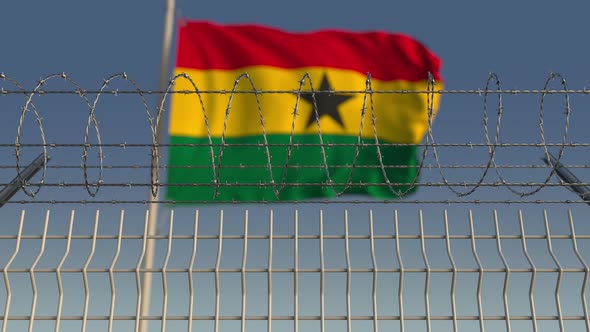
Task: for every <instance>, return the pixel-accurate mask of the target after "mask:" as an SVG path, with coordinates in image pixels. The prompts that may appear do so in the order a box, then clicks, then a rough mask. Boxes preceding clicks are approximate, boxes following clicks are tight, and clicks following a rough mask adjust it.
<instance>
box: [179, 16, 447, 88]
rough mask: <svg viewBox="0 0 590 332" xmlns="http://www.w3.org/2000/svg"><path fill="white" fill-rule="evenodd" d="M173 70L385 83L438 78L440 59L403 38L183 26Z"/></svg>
mask: <svg viewBox="0 0 590 332" xmlns="http://www.w3.org/2000/svg"><path fill="white" fill-rule="evenodd" d="M176 66H177V67H184V68H192V69H222V70H224V69H226V70H232V69H239V68H244V67H250V66H273V67H280V68H300V67H328V68H336V69H348V70H354V71H358V72H360V73H362V74H366V73H371V76H372V77H374V78H376V79H378V80H383V81H391V80H406V81H420V80H425V79H427V78H428V72H430V73H432V75H433V76H434V78H435V79H436V80H437V81H440V80H441V76H440V72H439V71H440V66H441V61H440V59H439V58H438V57H437V56H436V55H435V54H434V53H432V52H431V51H430V50H428V49H427V48H426V47H425V46H424V45H422V44H421V43H420V42H418V41H416V40H414V39H412V38H411V37H409V36H405V35H402V34H391V33H386V32H379V31H377V32H364V33H357V32H347V31H339V30H322V31H316V32H307V33H290V32H285V31H281V30H277V29H274V28H268V27H263V26H258V25H231V26H221V25H216V24H212V23H209V22H201V21H188V22H182V23H181V24H180V27H179V34H178V52H177V60H176Z"/></svg>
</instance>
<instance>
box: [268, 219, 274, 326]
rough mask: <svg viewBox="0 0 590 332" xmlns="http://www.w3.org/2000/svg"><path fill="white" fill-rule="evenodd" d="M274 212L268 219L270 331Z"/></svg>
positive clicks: (270, 318) (269, 317)
mask: <svg viewBox="0 0 590 332" xmlns="http://www.w3.org/2000/svg"><path fill="white" fill-rule="evenodd" d="M272 228H273V212H272V209H270V216H269V221H268V273H267V277H268V281H267V282H268V322H267V323H268V327H267V330H268V332H272V234H273V229H272Z"/></svg>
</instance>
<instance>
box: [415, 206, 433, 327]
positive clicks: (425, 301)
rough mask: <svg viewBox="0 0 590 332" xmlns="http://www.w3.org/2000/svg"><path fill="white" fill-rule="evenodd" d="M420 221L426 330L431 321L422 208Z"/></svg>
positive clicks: (428, 267) (428, 270) (430, 325)
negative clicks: (424, 271) (424, 273)
mask: <svg viewBox="0 0 590 332" xmlns="http://www.w3.org/2000/svg"><path fill="white" fill-rule="evenodd" d="M418 215H419V221H420V246H421V247H422V259H423V260H424V265H425V266H426V279H425V281H424V284H425V285H424V286H425V287H424V303H425V311H426V331H428V332H430V331H432V323H431V322H430V296H429V294H430V264H429V263H428V256H427V254H426V245H425V243H424V221H423V219H422V210H420V211H419V214H418Z"/></svg>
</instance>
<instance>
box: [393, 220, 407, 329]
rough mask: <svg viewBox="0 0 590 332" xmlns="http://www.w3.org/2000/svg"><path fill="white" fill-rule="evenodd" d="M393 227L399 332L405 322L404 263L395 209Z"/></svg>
mask: <svg viewBox="0 0 590 332" xmlns="http://www.w3.org/2000/svg"><path fill="white" fill-rule="evenodd" d="M393 228H394V229H395V249H396V254H397V261H398V262H399V286H398V294H397V295H398V303H399V329H400V332H404V331H405V328H404V327H405V324H404V263H403V260H402V254H401V251H400V250H399V248H400V245H399V241H400V237H399V227H398V219H397V210H394V212H393Z"/></svg>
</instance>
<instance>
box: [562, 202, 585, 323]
mask: <svg viewBox="0 0 590 332" xmlns="http://www.w3.org/2000/svg"><path fill="white" fill-rule="evenodd" d="M567 214H568V218H569V222H570V230H571V232H572V245H573V247H574V253H575V254H576V257H577V258H578V260H580V262H581V263H582V265H583V266H584V282H583V284H582V291H581V292H580V297H581V300H582V308H583V309H584V322H585V323H586V330H587V331H590V317H589V315H588V302H587V301H586V289H587V288H588V276H589V275H590V266H588V264H586V261H585V260H584V258H583V257H582V255H580V251H579V250H578V241H577V239H576V230H575V227H574V218H573V216H572V210H568V212H567Z"/></svg>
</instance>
